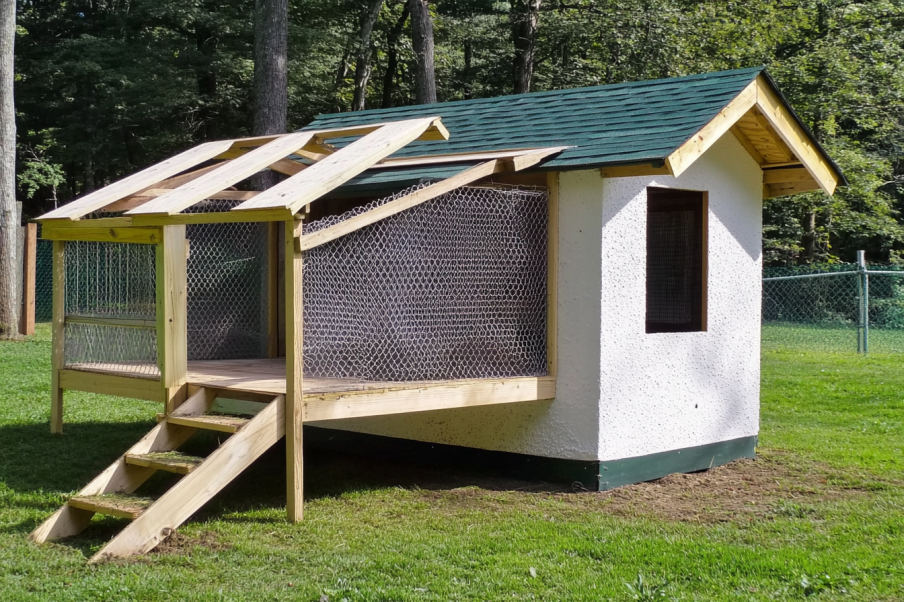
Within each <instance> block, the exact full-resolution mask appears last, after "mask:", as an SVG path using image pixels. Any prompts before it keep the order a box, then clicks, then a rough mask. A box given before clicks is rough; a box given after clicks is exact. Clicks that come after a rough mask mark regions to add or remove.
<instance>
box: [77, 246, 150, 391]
mask: <svg viewBox="0 0 904 602" xmlns="http://www.w3.org/2000/svg"><path fill="white" fill-rule="evenodd" d="M155 257H156V248H155V246H154V245H140V244H123V243H107V242H69V243H67V244H66V255H65V266H66V270H65V271H66V288H65V303H64V311H65V314H66V317H67V323H66V325H65V330H64V332H65V334H64V340H65V343H64V347H63V356H64V364H65V365H66V366H67V367H77V366H82V365H84V364H93V365H95V367H97V368H106V369H109V370H127V371H129V372H133V373H138V374H144V375H151V376H153V375H158V374H159V371H158V369H157V335H156V330H155V328H154V326H153V322H154V321H155V319H156V283H155V279H156V274H155V270H154V266H155ZM91 318H119V319H128V320H144V321H146V322H148V323H149V324H147V325H145V326H143V327H135V326H128V327H126V326H109V325H100V324H92V323H90V319H91ZM79 319H82V320H84V319H87V322H88V323H84V322H79Z"/></svg>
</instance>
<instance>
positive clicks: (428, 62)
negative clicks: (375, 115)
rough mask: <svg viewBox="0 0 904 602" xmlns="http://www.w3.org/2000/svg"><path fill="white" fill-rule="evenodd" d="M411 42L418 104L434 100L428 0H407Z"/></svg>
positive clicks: (434, 90)
mask: <svg viewBox="0 0 904 602" xmlns="http://www.w3.org/2000/svg"><path fill="white" fill-rule="evenodd" d="M409 3H410V6H411V42H412V45H413V46H414V56H415V62H416V64H417V70H416V71H415V75H414V84H415V101H416V102H417V104H419V105H423V104H430V103H433V102H436V73H435V70H434V67H433V19H432V18H431V17H430V0H409Z"/></svg>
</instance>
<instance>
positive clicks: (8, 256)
mask: <svg viewBox="0 0 904 602" xmlns="http://www.w3.org/2000/svg"><path fill="white" fill-rule="evenodd" d="M15 41H16V3H15V2H12V1H5V2H2V3H0V338H4V337H12V336H16V335H17V334H18V332H19V305H18V303H16V300H17V298H18V295H17V294H16V293H17V291H16V286H17V282H16V273H17V272H18V270H17V265H16V262H17V261H18V259H19V254H18V253H17V249H16V247H17V242H18V240H17V239H18V237H17V233H18V227H19V220H18V215H17V211H16V110H15V105H14V103H13V80H14V75H15V74H14V65H13V56H14V55H13V48H14V44H15Z"/></svg>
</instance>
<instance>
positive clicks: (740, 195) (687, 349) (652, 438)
mask: <svg viewBox="0 0 904 602" xmlns="http://www.w3.org/2000/svg"><path fill="white" fill-rule="evenodd" d="M647 186H663V187H673V188H683V189H691V190H706V191H708V192H709V239H708V240H709V253H708V261H709V271H708V312H707V315H708V320H707V322H708V328H707V331H706V332H684V333H655V334H646V333H645V311H646V309H645V302H644V299H645V295H646V283H645V268H646V217H647V208H646V188H647ZM603 224H604V225H603V234H602V257H603V261H602V281H603V287H602V292H603V297H602V304H601V309H602V313H601V315H602V328H601V331H600V347H601V349H602V353H601V356H600V357H601V360H600V374H601V391H602V396H601V401H600V432H599V458H600V459H601V460H614V459H618V458H630V457H635V456H643V455H646V454H651V453H656V452H661V451H667V450H673V449H680V448H685V447H693V446H697V445H703V444H706V443H715V442H718V441H727V440H729V439H735V438H738V437H745V436H750V435H756V434H757V433H758V432H759V382H760V378H759V377H760V365H759V357H760V356H759V350H760V302H761V292H760V287H761V276H762V263H761V260H762V256H761V230H762V225H761V224H762V172H761V171H760V168H759V166H758V165H757V164H756V162H755V161H754V160H753V159H752V158H751V157H750V155H749V154H748V153H747V152H746V151H745V150H744V148H743V147H742V146H741V145H740V143H738V142H737V140H735V138H734V137H733V136H731V135H726V136H724V137H723V138H722V139H721V140H719V141H718V142H717V143H716V144H715V145H714V146H713V147H712V148H711V149H710V150H709V151H708V152H706V153H705V154H704V155H703V156H702V157H701V158H700V159H698V160H697V161H696V162H695V163H694V164H693V165H692V166H691V167H690V168H689V169H688V170H687V171H686V172H685V173H683V174H682V175H681V176H680V177H678V178H673V177H671V176H647V177H637V178H613V179H607V180H606V182H605V185H604V187H603Z"/></svg>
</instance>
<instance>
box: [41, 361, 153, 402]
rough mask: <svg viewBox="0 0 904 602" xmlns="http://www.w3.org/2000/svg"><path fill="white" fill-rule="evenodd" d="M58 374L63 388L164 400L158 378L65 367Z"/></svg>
mask: <svg viewBox="0 0 904 602" xmlns="http://www.w3.org/2000/svg"><path fill="white" fill-rule="evenodd" d="M59 375H60V376H59V379H60V380H59V383H60V387H61V388H62V389H64V390H67V389H68V390H72V391H85V392H87V393H100V394H102V395H115V396H117V397H126V398H128V399H144V400H145V401H157V402H161V403H162V402H164V392H163V390H162V389H161V388H160V382H159V381H158V380H151V379H147V378H130V377H128V376H116V375H114V374H102V373H99V372H83V371H81V370H67V369H63V370H60V371H59Z"/></svg>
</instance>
